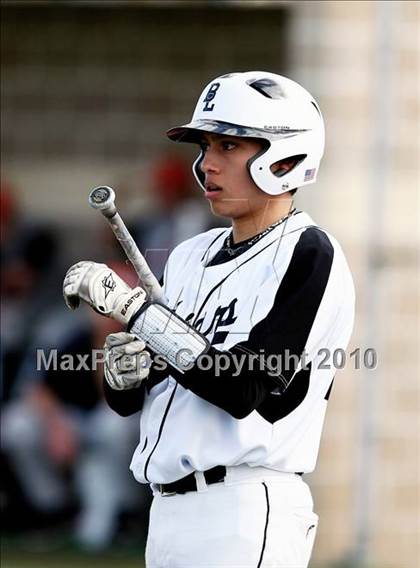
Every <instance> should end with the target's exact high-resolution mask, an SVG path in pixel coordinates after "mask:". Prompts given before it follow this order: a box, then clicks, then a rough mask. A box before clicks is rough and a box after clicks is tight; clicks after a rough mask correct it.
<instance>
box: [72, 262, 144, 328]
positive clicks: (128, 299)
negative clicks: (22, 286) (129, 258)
mask: <svg viewBox="0 0 420 568" xmlns="http://www.w3.org/2000/svg"><path fill="white" fill-rule="evenodd" d="M63 295H64V300H65V302H66V304H67V306H68V307H69V308H70V309H71V310H75V309H76V308H77V307H78V306H79V304H80V300H83V301H85V302H86V303H88V304H89V305H90V306H92V308H93V309H94V310H96V311H97V312H98V313H99V314H102V315H104V316H107V317H110V318H113V319H115V320H117V321H119V322H120V323H122V324H124V325H126V324H127V323H128V322H129V321H130V318H131V316H133V315H134V314H135V313H136V312H137V311H138V310H139V309H140V307H141V306H142V305H143V304H144V302H145V301H146V292H145V291H144V290H143V289H142V288H140V287H139V286H138V287H137V288H133V289H131V288H130V286H128V284H126V283H125V282H124V280H122V279H121V278H120V277H119V276H118V274H116V273H115V272H114V271H113V270H111V269H110V268H109V267H108V266H107V265H106V264H98V263H97V262H91V261H88V260H85V261H82V262H78V263H77V264H74V265H73V266H72V267H71V268H69V270H68V271H67V274H66V276H65V278H64V283H63Z"/></svg>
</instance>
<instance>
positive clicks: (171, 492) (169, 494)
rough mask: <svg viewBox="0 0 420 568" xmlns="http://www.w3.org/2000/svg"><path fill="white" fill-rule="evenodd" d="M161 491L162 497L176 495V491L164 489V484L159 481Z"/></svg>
mask: <svg viewBox="0 0 420 568" xmlns="http://www.w3.org/2000/svg"><path fill="white" fill-rule="evenodd" d="M159 493H160V494H161V496H162V497H172V496H173V495H176V491H164V489H163V485H162V484H160V483H159Z"/></svg>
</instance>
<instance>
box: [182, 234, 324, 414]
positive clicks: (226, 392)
mask: <svg viewBox="0 0 420 568" xmlns="http://www.w3.org/2000/svg"><path fill="white" fill-rule="evenodd" d="M333 256H334V250H333V247H332V245H331V243H330V241H329V239H328V237H327V236H326V235H325V233H323V232H322V231H320V230H319V229H317V228H310V229H307V230H306V231H305V232H303V233H302V235H301V237H300V239H299V241H298V243H297V245H296V247H295V250H294V252H293V255H292V259H291V262H290V264H289V267H288V269H287V271H286V273H285V275H284V277H283V279H282V281H281V283H280V285H279V288H278V290H277V293H276V296H275V300H274V304H273V306H272V308H271V310H270V312H269V313H268V315H267V316H266V317H265V318H264V319H263V320H262V321H260V322H259V323H257V324H256V325H255V326H254V327H253V328H252V330H251V332H250V335H249V337H248V339H247V340H246V341H243V342H240V343H238V344H237V345H235V346H233V347H232V348H230V349H229V350H228V351H223V352H221V351H217V350H216V349H215V348H214V347H211V348H210V350H209V351H208V352H207V354H206V355H207V356H210V357H211V358H212V359H215V357H216V356H217V355H219V354H220V353H223V354H224V356H227V357H229V358H230V359H231V360H232V364H230V365H229V367H228V368H227V369H226V370H220V372H219V374H218V376H217V377H216V376H215V372H214V369H215V366H214V365H213V366H211V367H210V368H209V369H208V370H203V369H202V368H199V367H198V365H197V364H196V365H194V367H193V368H192V369H190V370H189V371H186V372H185V373H181V372H179V371H177V370H175V369H173V370H171V375H172V376H173V377H174V378H175V379H176V380H177V381H178V382H179V383H180V384H181V385H182V386H183V387H185V388H187V389H189V390H191V391H192V392H193V393H194V394H196V395H198V396H199V397H201V398H203V399H204V400H206V401H208V402H210V403H212V404H214V405H216V406H218V407H219V408H222V409H223V410H225V411H226V412H228V413H229V414H231V415H232V416H233V417H235V418H238V419H240V418H244V417H245V416H248V414H250V413H251V412H252V411H253V410H255V409H257V408H258V407H259V406H260V405H261V404H262V403H263V402H264V401H265V399H266V398H267V396H268V395H269V393H271V392H272V391H273V390H275V389H278V390H279V392H280V393H282V392H283V391H284V390H285V388H286V387H287V386H288V384H289V382H290V381H291V379H292V378H293V376H294V374H295V369H296V364H297V361H298V358H299V357H300V356H301V355H302V353H303V351H304V348H305V345H306V342H307V339H308V336H309V333H310V331H311V328H312V325H313V322H314V320H315V317H316V314H317V311H318V308H319V305H320V303H321V300H322V297H323V294H324V291H325V288H326V285H327V282H328V279H329V275H330V271H331V266H332V261H333ZM260 353H263V354H264V356H265V357H266V358H267V357H268V356H269V355H271V354H273V355H277V356H280V357H278V358H277V360H279V361H285V360H286V359H287V361H288V363H289V364H288V367H287V368H281V369H276V372H275V373H274V372H273V370H272V369H262V370H261V369H260V365H255V366H254V368H252V366H250V365H247V364H246V362H245V364H244V366H243V367H242V370H241V371H239V373H238V367H237V366H236V367H235V365H234V364H233V358H234V357H236V358H240V357H241V356H242V357H243V356H244V355H246V354H255V355H258V354H260ZM293 355H296V356H297V357H296V358H293V357H291V356H293ZM294 361H296V364H295V363H294ZM225 366H226V365H225ZM250 367H251V368H250ZM282 399H286V397H277V404H279V405H281V404H282Z"/></svg>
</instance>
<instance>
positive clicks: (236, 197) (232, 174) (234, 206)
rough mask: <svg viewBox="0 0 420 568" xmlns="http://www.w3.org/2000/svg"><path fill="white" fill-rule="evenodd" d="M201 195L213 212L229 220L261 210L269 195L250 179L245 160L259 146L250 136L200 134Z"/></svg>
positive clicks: (256, 150) (259, 143) (254, 152)
mask: <svg viewBox="0 0 420 568" xmlns="http://www.w3.org/2000/svg"><path fill="white" fill-rule="evenodd" d="M201 147H202V150H203V152H204V158H203V160H202V162H201V165H200V167H201V170H202V171H203V173H204V175H205V182H204V185H205V188H206V191H205V197H206V198H207V199H208V200H209V202H210V206H211V209H212V211H213V213H214V214H216V215H221V216H223V217H230V218H231V219H240V218H244V217H249V216H253V215H255V214H259V213H260V212H262V211H264V209H265V208H266V207H267V200H268V199H269V196H268V195H266V194H265V193H264V192H263V191H261V190H260V189H259V188H258V187H257V186H256V185H255V183H254V182H253V181H252V179H251V176H250V175H249V173H248V169H247V167H246V163H247V161H248V160H249V158H252V157H253V156H255V154H256V153H257V152H259V151H260V150H261V148H262V145H261V142H259V141H258V140H255V139H250V138H241V137H237V136H224V135H222V134H210V133H209V134H207V133H205V134H203V140H202V144H201Z"/></svg>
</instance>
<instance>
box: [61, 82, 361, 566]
mask: <svg viewBox="0 0 420 568" xmlns="http://www.w3.org/2000/svg"><path fill="white" fill-rule="evenodd" d="M167 134H168V136H169V138H170V139H171V140H175V141H178V142H192V143H196V144H198V145H199V147H200V149H201V151H200V154H199V156H198V158H197V160H196V161H195V162H194V164H193V172H194V174H195V176H196V179H197V182H198V184H199V186H200V187H201V189H202V190H203V192H204V197H205V198H206V199H207V200H208V201H209V203H210V207H211V209H212V211H213V213H214V214H215V215H220V216H223V217H228V218H230V219H231V221H232V227H231V228H221V229H212V230H210V231H208V232H206V233H203V234H200V235H198V236H196V237H194V238H192V239H190V240H187V241H186V242H184V243H182V244H180V245H179V246H178V247H176V248H175V249H174V250H173V251H172V253H171V255H170V257H169V260H168V262H167V265H166V268H165V272H164V284H163V286H164V293H165V296H166V298H167V304H166V305H165V306H164V305H161V304H157V303H154V302H152V301H150V300H149V299H148V298H147V295H146V293H145V292H144V291H143V290H142V288H141V287H140V286H139V287H137V288H134V289H133V290H132V289H130V288H129V286H127V285H126V284H125V283H124V282H123V281H122V280H121V279H120V278H119V277H118V276H117V275H116V274H115V273H113V272H112V271H111V270H110V269H109V268H108V267H107V266H105V265H101V264H96V263H93V262H89V261H84V262H81V263H78V264H77V265H75V266H73V267H72V268H71V269H70V270H69V272H68V273H67V276H66V279H65V281H64V295H65V298H66V301H67V303H68V305H69V306H70V307H72V308H75V307H77V305H78V303H79V300H80V299H82V300H84V301H85V302H87V303H89V304H90V305H91V306H92V307H93V308H94V309H96V310H97V311H99V312H100V313H103V314H104V315H107V316H109V317H113V318H115V319H117V320H118V321H120V322H122V323H124V324H126V325H127V332H122V333H119V334H113V335H110V336H108V338H107V340H106V346H105V350H106V360H107V364H106V366H105V392H106V397H107V400H108V403H109V404H110V406H111V407H112V408H113V409H114V410H115V411H116V412H118V413H119V414H121V415H123V416H127V415H130V414H131V413H133V412H135V411H137V410H139V409H141V423H140V440H139V444H138V447H137V449H136V451H135V453H134V456H133V459H132V462H131V469H132V471H133V474H134V476H135V478H136V479H137V480H138V481H139V482H140V483H150V484H151V488H152V490H153V493H154V499H153V504H152V508H151V514H150V527H149V535H148V541H147V547H146V565H147V566H148V568H200V567H206V568H210V567H211V568H222V567H229V568H232V567H235V568H239V567H241V568H243V567H253V568H257V567H261V568H262V567H266V568H268V567H273V568H274V567H275V568H304V567H306V566H308V562H309V559H310V556H311V551H312V547H313V543H314V538H315V533H316V529H317V523H318V517H317V515H316V514H315V513H314V512H313V502H312V497H311V493H310V490H309V487H308V486H307V484H306V483H305V481H304V480H303V478H302V475H303V474H305V473H309V472H311V471H313V469H314V467H315V463H316V459H317V454H318V448H319V443H320V437H321V430H322V425H323V421H324V416H325V411H326V407H327V401H328V398H329V395H330V392H331V387H332V384H333V380H334V374H335V370H334V368H333V365H332V361H331V359H330V360H326V355H328V354H330V355H331V357H332V354H333V352H334V350H336V349H345V348H346V346H347V344H348V341H349V338H350V334H351V331H352V327H353V318H354V290H353V283H352V278H351V274H350V271H349V268H348V266H347V263H346V260H345V258H344V255H343V252H342V250H341V248H340V246H339V244H338V243H337V241H336V240H335V239H334V238H333V237H332V236H331V235H329V234H328V233H327V232H326V231H325V230H323V229H321V228H320V227H318V226H317V224H316V223H315V221H313V220H312V219H311V217H310V216H309V215H307V214H306V213H304V212H302V211H297V210H296V208H295V207H294V205H293V194H294V193H295V190H296V189H297V188H300V187H302V186H305V185H309V184H312V183H314V182H315V180H316V176H317V173H318V168H319V165H320V161H321V158H322V155H323V150H324V124H323V119H322V115H321V112H320V109H319V106H318V104H317V103H316V101H315V100H314V99H313V97H312V96H311V95H310V94H309V93H308V92H307V91H306V90H305V89H303V88H302V87H301V86H300V85H298V84H297V83H295V82H294V81H291V80H290V79H287V78H285V77H282V76H279V75H276V74H272V73H267V72H246V73H232V74H228V75H223V76H221V77H218V78H216V79H215V80H214V81H212V82H211V83H210V84H209V85H207V86H206V88H205V89H204V91H203V93H202V94H201V96H200V98H199V100H198V103H197V106H196V109H195V111H194V114H193V117H192V120H191V122H190V123H188V124H186V125H184V126H181V127H177V128H172V129H171V130H169V131H168V133H167Z"/></svg>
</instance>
